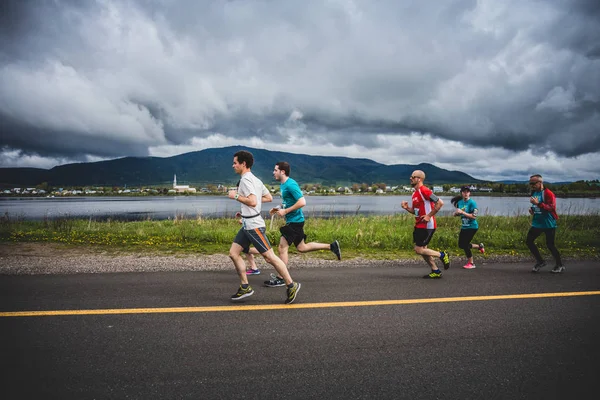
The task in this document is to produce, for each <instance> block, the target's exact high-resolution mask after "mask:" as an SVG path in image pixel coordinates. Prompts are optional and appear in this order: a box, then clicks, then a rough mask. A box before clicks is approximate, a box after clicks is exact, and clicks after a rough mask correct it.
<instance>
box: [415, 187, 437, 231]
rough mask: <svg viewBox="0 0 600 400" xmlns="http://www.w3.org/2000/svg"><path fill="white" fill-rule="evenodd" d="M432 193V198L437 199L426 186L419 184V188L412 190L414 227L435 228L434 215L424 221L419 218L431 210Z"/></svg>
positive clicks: (432, 203) (433, 203) (432, 202)
mask: <svg viewBox="0 0 600 400" xmlns="http://www.w3.org/2000/svg"><path fill="white" fill-rule="evenodd" d="M432 195H433V196H434V198H436V199H437V196H435V195H434V194H433V192H432V191H431V189H429V188H428V187H427V186H421V187H420V188H418V189H416V190H415V191H414V193H413V195H412V206H413V208H414V210H415V228H422V229H436V228H437V224H436V222H435V217H431V219H430V220H429V222H425V221H423V220H422V219H421V217H423V216H425V215H426V214H428V213H429V212H430V211H431V210H433V207H434V205H435V202H434V201H432V200H431V196H432ZM436 201H437V200H436Z"/></svg>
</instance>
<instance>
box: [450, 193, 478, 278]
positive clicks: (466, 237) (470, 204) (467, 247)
mask: <svg viewBox="0 0 600 400" xmlns="http://www.w3.org/2000/svg"><path fill="white" fill-rule="evenodd" d="M450 202H451V203H452V204H453V205H454V207H456V211H455V212H454V215H455V216H457V217H461V221H462V225H461V229H460V234H459V235H458V247H460V248H461V249H463V250H464V251H465V255H466V256H467V263H466V264H465V265H464V266H463V268H465V269H473V268H475V264H473V252H472V251H471V249H478V250H479V252H480V253H484V252H485V249H484V247H483V243H479V244H472V243H471V241H472V240H473V237H474V236H475V234H476V233H477V230H478V229H479V224H478V223H477V213H478V210H477V203H475V200H473V199H471V189H470V188H469V187H468V186H463V187H462V188H460V196H456V197H454V198H453V199H452V200H450Z"/></svg>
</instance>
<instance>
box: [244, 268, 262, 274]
mask: <svg viewBox="0 0 600 400" xmlns="http://www.w3.org/2000/svg"><path fill="white" fill-rule="evenodd" d="M246 275H260V269H258V268H257V269H252V268H251V269H247V270H246Z"/></svg>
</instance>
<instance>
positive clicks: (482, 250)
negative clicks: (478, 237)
mask: <svg viewBox="0 0 600 400" xmlns="http://www.w3.org/2000/svg"><path fill="white" fill-rule="evenodd" d="M479 252H480V253H481V254H483V253H485V248H484V247H483V243H479Z"/></svg>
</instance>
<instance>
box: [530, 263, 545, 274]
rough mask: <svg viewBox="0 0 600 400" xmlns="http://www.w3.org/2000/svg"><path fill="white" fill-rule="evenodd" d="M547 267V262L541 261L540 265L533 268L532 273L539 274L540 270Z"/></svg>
mask: <svg viewBox="0 0 600 400" xmlns="http://www.w3.org/2000/svg"><path fill="white" fill-rule="evenodd" d="M545 266H546V261H540V262H539V263H537V264H535V265H534V266H533V269H532V270H531V272H539V271H540V268H544V267H545Z"/></svg>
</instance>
